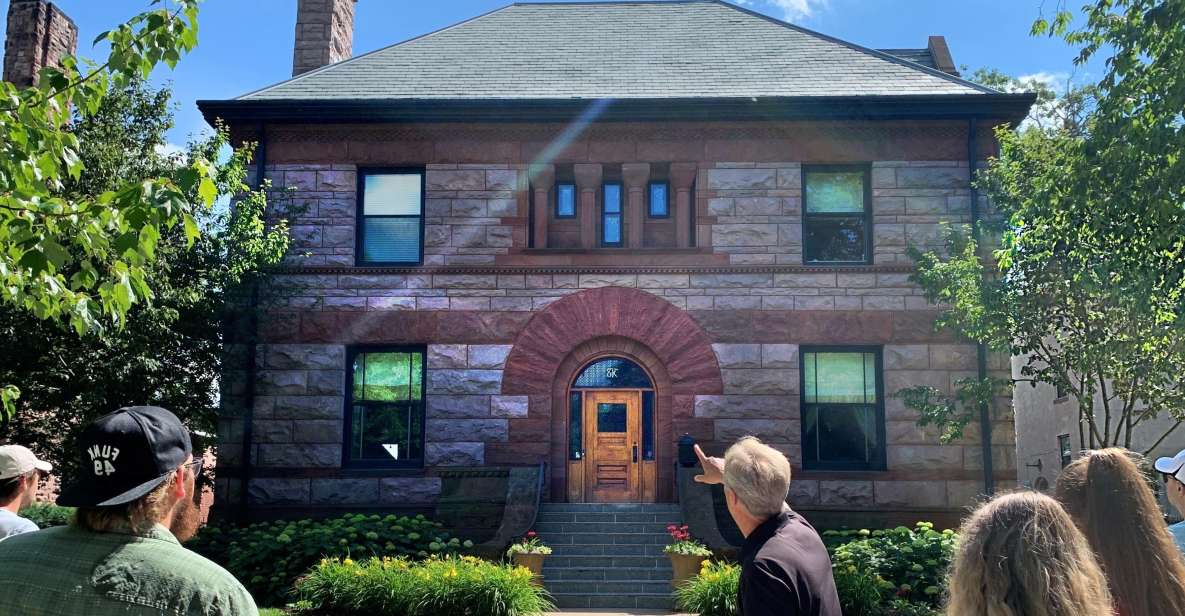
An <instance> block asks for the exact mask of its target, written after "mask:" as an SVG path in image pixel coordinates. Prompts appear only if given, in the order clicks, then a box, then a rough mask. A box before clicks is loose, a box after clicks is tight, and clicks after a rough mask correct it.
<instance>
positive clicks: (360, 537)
mask: <svg viewBox="0 0 1185 616" xmlns="http://www.w3.org/2000/svg"><path fill="white" fill-rule="evenodd" d="M472 546H473V544H472V543H471V542H469V541H464V542H462V541H460V540H459V539H457V538H454V537H449V535H448V533H446V532H444V531H442V530H441V525H440V524H439V523H438V522H433V521H432V520H428V519H426V518H424V516H422V515H417V516H415V517H414V518H413V517H400V516H394V515H388V516H379V515H362V514H347V515H343V516H340V517H337V518H329V519H325V520H299V521H282V522H260V523H257V524H252V525H250V526H246V527H242V528H239V527H233V526H207V527H205V528H203V529H202V530H201V532H199V533H198V536H197V537H195V538H194V540H193V541H192V542H191V543H190V544H189V545H188V547H191V548H192V549H193V550H194V551H196V552H198V553H199V554H202V555H204V556H206V557H207V558H209V559H211V560H213V561H214V562H217V563H218V564H220V565H222V566H224V567H226V569H227V570H228V571H230V572H231V573H232V574H234V576H235V577H237V578H238V579H239V581H241V582H242V583H243V585H244V586H246V587H247V590H249V591H250V592H251V594H252V595H253V596H254V597H255V601H256V602H257V603H259V604H261V605H284V604H285V603H286V602H288V601H289V600H290V599H291V594H292V585H293V583H294V582H295V581H296V578H298V577H300V575H302V574H303V573H304V572H305V571H307V570H308V569H309V568H310V567H312V566H313V565H315V564H316V563H317V562H318V561H319V560H321V559H322V558H324V557H342V558H344V557H353V558H368V557H372V556H377V557H382V556H390V557H399V556H402V557H407V558H426V557H428V556H429V555H432V554H448V553H455V552H457V551H459V550H461V549H463V548H469V547H472Z"/></svg>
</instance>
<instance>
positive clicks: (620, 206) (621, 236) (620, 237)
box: [597, 182, 626, 248]
mask: <svg viewBox="0 0 1185 616" xmlns="http://www.w3.org/2000/svg"><path fill="white" fill-rule="evenodd" d="M606 186H616V187H617V213H609V212H606V211H605V195H606V194H607V191H606V190H605V187H606ZM625 202H626V195H625V192H624V190H623V187H622V185H621V182H602V183H601V224H600V228H599V229H598V231H599V233H598V234H597V235H598V236H599V239H600V245H601V247H602V248H621V247H622V246H625ZM610 216H616V217H617V241H616V242H607V241H605V221H606V220H607V219H608V218H609V217H610Z"/></svg>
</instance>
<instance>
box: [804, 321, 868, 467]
mask: <svg viewBox="0 0 1185 616" xmlns="http://www.w3.org/2000/svg"><path fill="white" fill-rule="evenodd" d="M807 353H873V354H874V355H875V356H876V404H874V405H873V407H874V408H875V409H876V438H877V442H879V443H880V448H879V451H878V452H877V455H876V459H874V460H873V461H872V463H871V464H862V463H858V462H820V461H818V460H808V459H807V448H806V445H807V422H806V412H807V403H806V354H807ZM883 359H884V357H883V347H880V346H868V345H864V346H861V345H850V346H849V345H809V346H800V347H799V348H798V407H799V411H798V412H799V420H800V422H799V423H801V424H802V427H801V432H800V435H799V439H800V442H801V443H802V468H803V469H805V470H827V471H884V470H888V462H887V458H888V443H887V442H885V432H886V430H885V370H884V363H883ZM832 406H839V405H832ZM850 406H867V405H865V404H853V405H850Z"/></svg>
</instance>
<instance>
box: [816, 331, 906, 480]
mask: <svg viewBox="0 0 1185 616" xmlns="http://www.w3.org/2000/svg"><path fill="white" fill-rule="evenodd" d="M882 390H883V385H882V383H881V358H880V349H878V348H852V347H847V348H845V347H832V348H804V349H803V350H802V394H801V395H802V461H803V466H804V468H809V469H837V470H844V469H851V470H868V469H883V468H884V467H885V446H884V442H885V419H884V404H883V402H882V396H883V393H882Z"/></svg>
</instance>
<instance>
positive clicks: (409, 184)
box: [357, 170, 424, 265]
mask: <svg viewBox="0 0 1185 616" xmlns="http://www.w3.org/2000/svg"><path fill="white" fill-rule="evenodd" d="M360 175H361V182H360V184H361V187H360V190H359V194H358V232H357V235H358V246H357V262H358V264H359V265H388V264H417V263H420V262H421V261H422V260H423V256H424V242H423V237H424V172H423V171H421V170H368V171H361V172H360Z"/></svg>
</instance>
